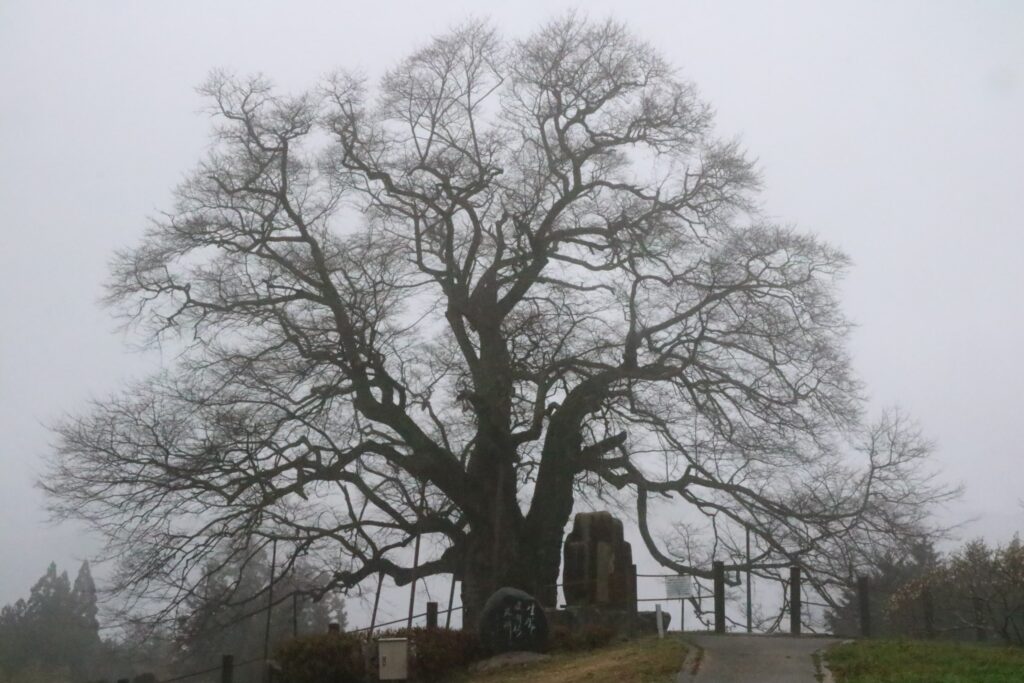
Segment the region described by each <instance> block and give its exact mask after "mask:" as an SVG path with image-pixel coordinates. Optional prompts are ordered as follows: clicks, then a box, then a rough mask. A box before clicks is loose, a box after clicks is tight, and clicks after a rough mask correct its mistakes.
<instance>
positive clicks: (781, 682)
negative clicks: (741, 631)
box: [679, 635, 839, 683]
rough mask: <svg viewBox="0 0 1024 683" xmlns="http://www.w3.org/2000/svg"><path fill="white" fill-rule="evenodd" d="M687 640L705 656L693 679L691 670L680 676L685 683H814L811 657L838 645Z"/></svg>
mask: <svg viewBox="0 0 1024 683" xmlns="http://www.w3.org/2000/svg"><path fill="white" fill-rule="evenodd" d="M687 639H688V640H690V641H691V642H693V643H695V644H697V645H699V646H700V647H701V648H703V649H704V657H703V659H702V660H701V664H700V668H699V670H698V673H697V676H696V677H692V676H690V675H689V674H690V671H684V672H683V673H682V674H680V676H679V681H680V682H685V683H689V682H690V681H693V683H815V678H814V674H815V671H814V660H813V659H811V654H813V653H814V652H816V651H818V650H820V649H822V648H826V647H829V646H830V645H835V644H837V643H838V642H839V641H838V640H836V639H833V638H813V637H806V636H805V637H800V638H793V637H790V636H747V635H728V636H714V635H693V636H688V637H687ZM689 668H690V666H689V664H688V665H687V666H686V669H689Z"/></svg>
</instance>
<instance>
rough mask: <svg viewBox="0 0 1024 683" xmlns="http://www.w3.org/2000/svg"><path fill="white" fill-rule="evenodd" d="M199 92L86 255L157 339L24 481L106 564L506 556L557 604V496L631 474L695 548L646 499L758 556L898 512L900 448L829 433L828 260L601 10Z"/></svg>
mask: <svg viewBox="0 0 1024 683" xmlns="http://www.w3.org/2000/svg"><path fill="white" fill-rule="evenodd" d="M202 91H203V92H204V93H205V94H206V95H207V96H208V97H209V101H210V102H211V110H212V114H213V116H214V119H215V120H216V122H217V125H216V128H215V136H214V141H215V144H214V145H213V146H212V149H211V151H210V153H209V155H208V156H207V157H206V159H205V160H204V161H202V162H201V163H200V164H199V165H198V167H197V168H196V169H195V171H194V172H193V173H192V174H191V176H190V177H189V178H188V179H187V180H185V181H184V182H183V183H182V184H181V185H180V187H178V188H177V193H176V198H177V200H176V203H175V205H174V207H173V209H172V210H171V211H169V212H168V213H167V214H166V215H165V216H164V217H162V218H160V219H159V220H156V221H154V223H153V225H152V226H151V227H150V228H149V229H148V231H147V232H146V234H145V236H144V237H143V238H142V240H141V241H140V243H139V244H138V246H137V247H135V248H133V249H130V250H127V251H124V252H123V253H120V254H118V256H117V258H116V260H115V263H114V265H113V276H112V279H111V282H110V285H109V301H110V302H111V304H113V305H114V306H115V307H116V308H117V310H118V311H120V312H121V313H122V314H123V315H125V316H126V317H127V319H128V320H129V321H130V322H131V323H132V324H133V325H134V326H135V328H136V329H137V330H138V331H139V333H140V334H141V335H143V338H144V339H149V340H151V341H153V342H154V343H173V344H174V348H176V349H177V350H179V351H180V354H179V355H178V356H177V358H176V361H175V362H174V363H173V366H172V367H170V368H168V369H167V370H166V371H165V372H163V373H161V374H158V375H156V376H155V377H152V378H150V379H148V380H146V381H144V382H142V383H139V384H137V385H135V386H132V387H130V388H128V389H126V390H125V391H124V392H122V393H120V394H119V395H117V396H113V397H111V398H109V399H107V400H104V401H100V402H97V403H96V404H95V405H94V406H93V408H92V409H91V411H89V412H88V413H87V414H84V415H82V416H79V417H72V418H69V419H67V420H65V421H64V422H63V423H62V424H61V425H60V426H59V428H58V431H59V437H60V439H59V445H58V448H57V454H56V456H55V458H54V461H53V467H52V468H51V471H50V472H49V474H48V475H47V476H46V478H45V482H44V487H45V488H46V489H47V490H48V491H49V492H50V493H51V494H52V501H53V506H54V509H55V510H56V511H57V513H58V514H60V515H64V516H69V517H79V518H85V519H87V520H89V521H91V522H92V523H93V524H95V525H96V527H98V528H99V529H100V530H101V531H102V532H103V533H104V534H105V536H106V538H107V539H108V540H109V542H110V550H111V551H112V552H113V553H114V554H116V555H118V556H119V557H120V558H121V560H122V561H121V571H120V573H119V574H118V585H119V586H120V587H122V588H126V589H133V590H135V591H137V592H138V593H140V594H142V593H148V594H154V592H155V591H157V589H158V588H161V587H164V588H166V587H171V593H170V594H169V595H170V597H172V598H173V597H175V596H177V597H178V599H180V597H181V596H182V595H183V594H185V593H187V591H188V590H189V587H190V586H194V585H196V584H197V583H198V581H199V579H198V578H197V575H198V574H200V573H202V567H203V566H204V563H205V561H206V559H207V558H208V557H210V556H212V555H213V554H214V553H216V552H221V550H220V549H221V548H222V547H223V546H224V545H225V544H229V545H233V546H237V547H238V548H239V551H238V552H240V553H245V552H249V553H251V552H253V550H252V548H253V547H254V546H261V545H265V544H266V543H268V542H269V541H270V540H271V539H276V540H277V541H278V542H279V544H280V548H279V554H280V556H283V557H285V558H286V560H285V561H284V562H283V563H282V564H283V566H284V567H285V568H287V567H290V566H291V565H292V564H293V563H294V561H295V558H296V557H298V556H301V555H313V554H321V555H325V556H327V557H329V559H330V562H332V563H333V566H334V569H335V570H334V572H333V574H332V576H333V578H332V584H333V585H334V586H336V587H338V586H340V587H351V586H355V585H357V584H359V583H360V582H361V581H363V580H364V579H367V578H369V577H375V576H377V575H378V574H384V575H387V576H389V577H391V578H392V579H394V580H395V581H396V582H397V583H399V584H404V583H408V582H409V581H411V580H413V579H414V576H419V577H424V576H428V575H434V574H439V573H454V574H455V575H456V576H457V577H459V578H460V579H461V581H462V599H463V604H464V605H465V607H466V610H467V618H468V619H470V620H472V619H473V618H474V615H475V614H476V613H477V610H478V608H479V607H480V605H481V603H482V601H483V600H485V599H486V597H487V596H488V594H489V593H490V591H492V590H493V589H495V588H497V587H499V586H501V585H506V584H507V585H513V586H518V587H521V588H523V589H526V590H528V591H532V592H534V593H535V594H537V595H538V596H540V597H541V599H542V600H543V601H544V602H546V603H549V604H553V603H554V601H555V597H556V589H555V584H556V583H557V582H558V569H559V563H560V556H561V542H562V535H563V531H564V528H565V525H566V523H567V521H568V520H569V517H570V515H571V513H572V511H573V507H574V504H575V502H576V501H577V500H579V499H580V497H586V496H594V495H603V494H605V493H607V494H609V495H614V496H617V498H618V499H619V500H635V501H636V503H637V504H638V515H637V518H638V521H639V524H640V526H641V531H642V533H643V538H644V539H645V541H646V542H647V544H648V546H649V547H650V550H651V552H652V553H654V555H655V557H657V558H658V559H659V560H660V561H662V562H663V563H665V564H666V565H667V566H671V567H675V568H676V569H679V570H682V571H690V572H693V573H696V574H698V575H706V572H707V570H708V567H706V566H693V567H691V566H686V565H684V564H681V563H680V562H679V561H678V560H677V559H674V558H673V557H671V556H669V555H668V554H666V553H665V552H664V551H663V550H662V549H661V548H660V547H659V544H658V542H657V540H655V535H653V534H652V533H651V530H650V524H649V519H648V514H647V510H648V500H649V499H650V498H651V497H652V496H653V497H659V498H660V497H665V496H672V497H675V499H677V500H679V501H682V502H683V503H685V504H687V505H688V506H689V507H690V508H691V509H692V510H694V511H697V512H699V513H702V514H704V515H707V516H708V517H709V518H713V519H715V520H717V521H718V522H719V523H720V524H718V523H716V529H717V528H719V527H720V526H721V525H725V524H726V523H727V522H728V523H730V524H733V525H736V524H738V525H741V526H742V525H746V526H751V527H753V528H755V530H756V533H757V534H758V538H759V539H760V542H761V543H762V545H763V548H764V554H763V555H762V556H761V557H760V558H759V561H760V562H761V563H762V564H769V563H770V562H772V561H777V562H789V561H793V558H796V557H799V556H801V554H803V556H808V557H809V556H810V554H809V553H813V551H814V550H815V549H816V548H818V549H820V548H821V547H822V546H821V543H822V541H823V540H827V539H834V538H836V537H837V536H838V535H840V534H841V533H849V532H853V531H856V530H858V529H860V530H861V531H864V530H865V529H870V530H872V531H875V532H877V533H889V532H890V531H893V530H898V529H899V528H900V525H903V524H906V523H908V522H909V517H907V516H906V515H904V514H903V513H901V512H900V511H899V509H898V508H899V506H897V505H895V503H896V502H897V501H896V497H897V496H900V495H904V494H906V493H907V491H905V490H904V489H905V488H906V487H905V482H906V481H907V479H906V476H905V475H906V473H907V472H911V471H914V468H916V467H917V466H918V464H919V461H920V457H921V456H922V454H923V452H922V451H920V450H915V448H914V447H913V444H909V447H899V448H889V449H886V448H875V449H873V450H870V452H869V453H867V454H866V456H865V457H859V456H858V453H857V451H856V450H850V449H847V448H846V447H845V444H846V443H847V442H848V441H849V438H850V435H851V434H853V433H855V432H856V431H857V430H858V429H859V424H860V410H861V403H862V399H861V397H860V395H859V393H858V392H859V387H858V385H857V382H856V380H855V378H853V377H852V375H851V370H850V363H849V360H848V358H847V354H846V351H845V348H844V343H845V342H844V340H845V337H846V335H847V331H848V327H849V326H848V323H847V321H846V319H845V318H844V316H843V315H842V313H841V311H840V309H839V306H838V305H837V295H836V282H837V278H838V277H840V276H841V274H842V272H843V270H844V268H845V267H846V266H847V259H846V257H845V256H844V255H843V254H842V253H840V252H839V251H837V250H836V249H834V248H832V247H830V246H828V245H827V244H823V243H822V242H820V241H819V240H817V239H816V238H814V237H813V236H810V235H808V234H804V233H800V232H797V231H795V230H793V229H791V228H788V227H780V226H777V225H773V224H771V223H769V222H766V221H765V220H763V219H762V218H761V217H759V215H758V213H757V211H756V206H755V201H756V192H757V189H758V178H757V175H756V172H755V170H754V169H753V167H752V163H751V162H750V161H749V160H748V159H747V158H746V157H745V156H744V154H743V153H742V151H741V150H740V148H739V147H738V145H737V144H736V143H734V142H723V141H721V140H719V139H716V138H715V136H714V133H713V131H712V116H711V112H710V110H709V107H708V106H707V105H706V104H705V103H703V102H702V101H701V100H700V99H698V97H697V95H696V93H695V90H694V87H693V86H692V85H691V84H689V83H687V82H685V81H683V80H680V78H679V77H678V76H677V74H676V72H675V70H674V69H673V68H672V67H671V66H670V65H668V64H666V63H665V61H664V60H663V59H662V58H661V57H660V56H659V55H658V54H657V52H656V51H655V50H654V49H652V48H651V47H650V46H649V45H648V44H646V43H644V42H642V41H641V40H638V39H637V38H635V37H634V36H633V35H631V34H630V33H629V32H628V31H627V30H626V29H625V28H624V27H623V26H622V25H620V24H618V23H615V22H602V23H599V22H593V21H588V20H584V19H581V18H579V17H577V16H568V17H563V18H561V19H559V20H556V21H553V22H551V23H549V24H547V25H545V26H543V27H542V28H541V29H540V30H538V31H537V32H536V33H535V34H534V35H532V36H530V37H529V38H527V39H525V40H522V41H507V40H503V39H501V38H500V37H499V36H497V35H496V33H495V32H494V31H493V30H491V29H490V28H488V27H487V26H486V25H483V24H478V23H472V24H468V25H465V26H463V27H461V28H457V29H455V30H453V31H451V32H450V33H448V34H446V35H444V36H441V37H439V38H435V39H434V40H432V41H431V42H430V43H429V44H428V45H427V46H426V47H424V48H422V49H420V50H418V51H416V52H414V53H413V54H412V55H411V56H409V57H408V58H406V59H405V60H404V61H402V62H401V63H399V64H398V65H397V66H395V67H394V68H392V69H391V70H390V71H388V72H387V73H386V74H385V75H384V76H383V77H382V78H380V79H379V81H378V82H377V83H376V87H372V88H371V87H370V85H369V84H368V82H367V81H366V80H365V79H363V78H359V77H356V76H353V75H351V74H344V73H342V74H338V75H336V76H335V77H334V78H332V79H330V80H329V81H328V82H327V83H325V84H324V86H323V87H322V88H321V89H318V90H316V91H312V92H307V93H303V94H299V95H283V94H279V93H278V92H277V91H276V90H275V89H274V88H273V87H272V86H271V85H270V84H269V83H268V82H267V81H265V80H264V79H262V78H253V79H239V78H236V77H232V76H229V75H225V74H215V75H214V76H212V77H211V79H210V80H209V81H208V82H207V83H206V85H205V86H204V87H203V88H202ZM903 446H908V444H903ZM862 455H863V454H862ZM928 492H929V493H933V492H934V491H932V490H928ZM909 495H910V497H909V498H905V501H907V502H912V501H915V500H919V499H920V497H917V498H915V495H916V494H915V492H914V491H913V490H911V491H910V492H909ZM925 497H927V496H925ZM910 516H911V517H912V516H913V513H912V514H911V515H910ZM885 525H889V526H888V527H886V528H881V527H882V526H885ZM721 528H724V526H722V527H721ZM416 536H422V537H423V538H425V539H426V540H427V541H428V542H427V544H426V548H428V550H427V551H426V557H425V558H424V559H423V561H422V562H421V563H420V566H419V568H418V569H417V570H415V572H416V573H414V570H413V568H412V566H411V563H410V554H411V553H409V552H408V550H409V547H410V543H411V541H412V539H414V538H415V537H416Z"/></svg>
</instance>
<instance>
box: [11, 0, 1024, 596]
mask: <svg viewBox="0 0 1024 683" xmlns="http://www.w3.org/2000/svg"><path fill="white" fill-rule="evenodd" d="M574 4H575V5H577V6H586V8H587V10H588V13H589V15H590V16H592V17H595V18H603V17H606V16H613V17H615V18H618V19H621V20H624V21H627V22H628V23H629V24H630V25H631V27H632V28H633V29H634V30H635V31H636V32H637V33H638V34H639V35H641V36H642V37H644V38H646V39H647V40H649V41H650V42H652V43H653V44H654V45H655V46H656V47H657V48H658V49H659V50H661V52H662V53H663V54H664V55H665V56H666V57H667V58H668V60H669V61H670V62H672V63H674V64H675V65H677V66H678V67H680V68H681V72H682V74H683V75H684V76H685V77H686V78H689V79H692V80H693V81H695V82H696V84H697V86H698V88H699V89H700V92H701V93H702V96H703V98H704V99H706V100H708V101H709V102H710V103H711V104H712V105H713V106H714V108H715V109H716V111H717V128H718V131H719V134H720V135H721V136H723V137H726V138H731V137H739V138H740V139H741V140H742V142H743V144H744V146H745V147H746V148H747V149H748V150H749V152H750V154H751V155H752V156H753V157H756V158H757V159H758V160H759V165H760V169H761V171H762V173H763V179H764V188H765V189H764V193H763V195H762V201H763V207H764V210H765V212H766V213H767V214H768V215H769V216H771V217H773V218H775V219H776V220H779V221H781V222H784V223H791V224H793V225H795V226H798V227H799V228H800V229H801V230H805V231H810V232H815V233H817V234H819V235H821V236H822V237H824V238H825V239H827V240H828V241H830V242H831V243H833V244H835V245H837V246H839V247H841V248H842V249H843V250H845V251H846V252H847V253H848V254H849V255H850V256H851V257H852V259H853V262H854V267H853V269H852V271H851V273H850V275H849V277H848V278H847V279H846V280H845V282H844V286H843V290H842V299H843V302H844V305H845V310H846V312H847V313H848V315H849V316H850V317H851V318H852V319H853V320H854V321H855V322H856V323H857V324H858V328H857V329H856V331H855V332H854V334H853V336H852V339H851V346H850V350H851V353H852V356H853V359H854V365H855V368H856V369H857V371H858V372H859V374H860V377H861V378H862V379H863V380H864V382H865V384H866V386H867V390H868V393H869V395H870V398H871V405H872V408H873V410H874V411H875V412H876V413H877V411H878V410H880V409H881V408H882V407H885V406H888V405H893V404H897V403H898V404H900V405H901V406H903V407H905V408H906V409H907V411H908V412H909V413H911V414H912V415H913V416H915V417H916V418H917V419H918V421H919V422H920V424H921V426H922V427H923V429H924V431H925V433H926V434H928V435H929V436H930V437H931V438H933V439H934V440H935V443H936V447H937V460H938V462H939V464H940V465H941V466H942V468H943V471H944V476H945V477H946V479H947V480H948V481H951V482H963V483H964V484H965V485H966V487H967V488H966V495H965V496H964V498H963V500H962V501H961V502H960V503H958V504H956V505H954V506H951V507H950V508H949V509H947V510H946V511H944V512H943V519H944V520H945V521H947V522H952V521H959V520H963V519H972V520H973V521H972V522H970V523H969V524H968V525H967V526H966V527H965V528H964V529H963V530H962V531H961V536H962V537H971V536H977V535H984V536H986V537H987V538H989V539H991V540H997V541H1005V540H1007V539H1008V538H1009V537H1010V535H1011V534H1012V533H1013V532H1014V531H1017V530H1024V509H1022V507H1021V505H1020V499H1021V498H1024V494H1022V493H1021V490H1022V489H1024V486H1021V482H1022V480H1024V477H1022V476H1021V474H1020V470H1021V457H1020V456H1021V446H1020V442H1021V438H1020V424H1021V422H1022V418H1024V415H1022V411H1021V407H1022V401H1021V399H1020V398H1019V392H1020V390H1021V387H1022V386H1024V362H1022V360H1021V353H1022V352H1024V334H1022V333H1024V321H1022V313H1024V307H1022V305H1021V299H1020V297H1021V296H1022V293H1024V276H1022V275H1021V263H1020V262H1021V255H1022V252H1024V230H1022V228H1024V225H1022V222H1024V221H1022V219H1021V198H1022V195H1024V132H1022V129H1021V125H1022V122H1024V3H1020V2H1014V1H1012V0H1008V1H1006V2H994V1H990V2H967V1H966V0H965V1H964V2H958V3H951V2H935V1H927V2H891V1H890V2H864V1H858V2H850V3H838V2H828V3H822V2H795V1H787V2H749V3H748V2H719V1H716V2H690V1H686V0H673V1H670V2H669V1H666V2H661V3H659V2H641V1H637V0H631V1H629V2H625V1H621V2H588V3H569V2H561V1H554V0H544V1H537V0H531V1H528V2H514V3H493V4H492V3H487V2H457V1H455V0H432V1H431V2H348V1H336V2H322V3H315V2H295V1H292V2H253V1H251V0H247V1H242V0H239V1H236V2H217V3H208V2H198V1H193V2H147V3H143V2H128V1H127V0H125V1H123V2H99V1H90V2H66V3H54V2H40V1H38V0H22V1H14V0H2V1H0V240H2V241H0V246H2V249H0V425H2V427H0V435H2V438H0V553H2V558H3V559H2V561H0V604H3V603H7V602H10V601H12V600H14V599H16V598H17V597H20V596H24V595H26V594H27V593H28V589H29V587H30V586H31V584H32V582H34V581H35V579H36V578H38V577H39V576H40V575H41V574H42V573H43V572H44V570H45V568H46V565H47V564H48V563H49V562H50V561H51V560H55V561H57V562H58V563H59V564H60V565H61V566H62V567H63V568H68V569H69V570H72V571H73V570H74V568H75V566H76V565H77V562H78V561H79V560H80V558H82V557H84V556H86V555H88V554H89V553H91V552H94V551H95V549H96V547H97V543H96V541H95V539H90V538H89V537H88V536H87V535H84V534H83V533H82V532H81V530H80V529H78V528H75V527H74V526H71V525H63V526H59V527H55V526H52V525H47V524H46V523H45V517H46V515H45V512H44V510H43V508H42V496H41V494H40V492H39V491H37V490H35V489H34V488H33V482H34V480H35V479H36V478H37V476H38V475H39V473H40V471H41V456H42V455H43V454H45V453H46V451H47V449H48V447H49V444H50V442H51V436H50V434H49V433H48V431H47V429H46V427H45V425H46V423H49V422H52V421H53V420H54V419H55V418H57V417H59V416H60V415H61V414H63V413H65V412H71V413H74V412H80V411H81V410H82V408H83V406H84V403H85V401H86V400H87V399H89V398H90V397H103V396H104V395H107V394H108V393H110V392H112V391H115V390H116V389H117V387H119V386H121V385H122V384H123V382H124V381H126V380H127V379H129V378H131V377H133V376H141V375H143V374H145V373H146V372H148V371H149V370H151V369H153V368H155V367H156V366H157V365H158V364H159V363H160V362H161V360H163V361H167V362H169V361H170V360H171V359H161V358H160V357H159V354H158V353H150V354H145V355H144V354H139V353H135V352H132V351H131V350H130V349H129V347H128V346H127V345H126V341H131V340H130V339H125V338H124V337H123V336H122V335H121V334H119V333H117V332H116V325H115V322H114V321H113V319H112V318H111V317H110V315H109V314H108V312H107V311H105V310H104V309H102V308H101V307H100V306H99V305H98V299H99V298H100V296H101V295H102V288H101V284H102V282H103V281H104V279H105V277H106V265H107V261H108V259H109V258H110V256H111V254H112V253H113V251H114V250H115V249H117V248H118V247H122V246H126V245H129V244H131V243H133V242H134V241H135V240H137V239H138V237H139V236H140V235H141V232H142V230H143V229H144V228H145V226H146V219H147V217H150V216H155V215H157V214H158V213H159V212H160V211H161V210H164V209H167V208H169V206H170V198H171V190H172V189H173V187H174V185H175V184H176V183H177V182H179V181H180V180H181V179H182V178H183V177H184V174H185V173H186V172H187V171H188V170H190V168H191V167H192V166H193V165H194V164H195V163H196V162H197V161H198V160H199V159H200V157H201V155H202V153H203V151H204V149H205V148H206V145H207V134H208V132H209V124H210V121H209V119H208V118H207V117H206V116H205V115H204V114H202V113H200V111H199V110H200V109H201V107H202V106H203V102H202V100H201V99H200V98H199V97H198V96H197V95H196V94H195V92H194V87H195V86H197V85H198V84H199V83H200V82H202V81H203V80H204V78H205V77H206V75H207V73H208V72H209V71H210V70H211V69H212V68H215V67H226V68H229V69H233V70H235V71H237V72H238V73H240V74H248V73H254V72H262V73H264V74H266V75H267V76H269V77H270V78H271V79H273V80H274V81H275V82H276V83H277V84H278V85H279V86H282V88H283V89H286V90H287V89H291V90H300V89H303V88H307V87H311V86H314V85H316V83H317V80H318V79H319V78H320V77H321V76H323V75H324V74H326V73H327V72H329V71H331V70H332V69H334V68H337V67H341V66H345V67H362V68H363V69H364V70H365V71H366V72H367V73H369V74H370V75H371V76H372V75H375V74H379V73H380V72H381V70H382V69H384V68H386V67H388V66H390V65H392V64H394V63H395V62H396V60H397V59H399V58H401V57H402V56H404V55H406V54H407V53H408V52H409V51H411V50H412V49H414V48H415V47H416V46H418V45H421V44H422V43H423V42H424V41H425V40H426V39H428V38H429V37H430V36H431V35H432V34H434V33H437V32H440V31H443V30H444V29H445V28H446V27H448V26H450V25H452V24H454V23H457V22H459V21H461V20H463V19H466V18H467V17H483V18H490V19H491V20H492V21H493V23H494V24H495V25H496V26H498V27H499V28H500V29H501V30H502V31H503V33H505V34H506V35H510V36H523V35H525V34H527V33H528V32H529V31H530V30H531V29H532V28H534V27H535V26H537V25H538V24H539V23H541V22H543V21H544V20H546V19H548V18H551V17H552V16H554V15H555V14H556V13H558V12H561V11H563V10H565V9H567V8H570V7H572V6H573V5H574ZM634 547H635V549H636V552H637V553H638V554H644V553H643V551H642V550H640V549H639V548H638V547H637V546H636V545H635V546H634ZM445 597H446V596H445ZM443 601H444V599H442V602H443Z"/></svg>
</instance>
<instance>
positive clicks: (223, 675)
mask: <svg viewBox="0 0 1024 683" xmlns="http://www.w3.org/2000/svg"><path fill="white" fill-rule="evenodd" d="M234 678H235V657H234V655H223V656H222V657H221V658H220V683H232V681H233V680H234Z"/></svg>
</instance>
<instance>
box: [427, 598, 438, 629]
mask: <svg viewBox="0 0 1024 683" xmlns="http://www.w3.org/2000/svg"><path fill="white" fill-rule="evenodd" d="M427 628H430V629H434V628H437V603H436V602H428V603H427Z"/></svg>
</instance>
